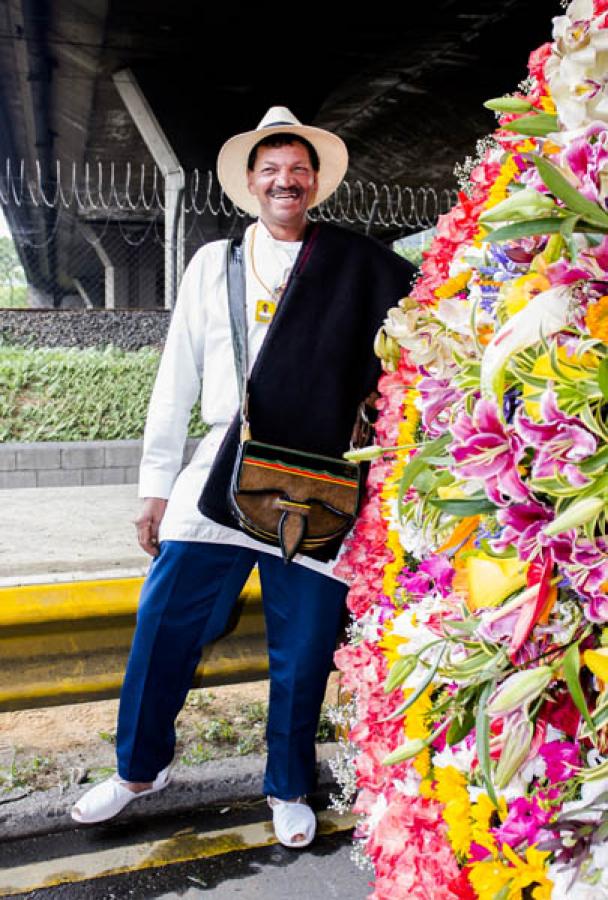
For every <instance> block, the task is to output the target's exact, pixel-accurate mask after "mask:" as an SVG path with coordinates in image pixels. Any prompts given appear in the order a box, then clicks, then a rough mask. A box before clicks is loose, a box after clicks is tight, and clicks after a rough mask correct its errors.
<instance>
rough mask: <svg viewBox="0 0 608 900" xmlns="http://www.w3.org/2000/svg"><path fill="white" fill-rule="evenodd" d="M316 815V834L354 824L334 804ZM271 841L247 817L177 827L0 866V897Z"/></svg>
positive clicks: (263, 825) (264, 828)
mask: <svg viewBox="0 0 608 900" xmlns="http://www.w3.org/2000/svg"><path fill="white" fill-rule="evenodd" d="M317 818H318V822H319V829H318V833H319V834H320V835H326V834H333V833H335V832H339V831H348V830H349V829H351V828H354V826H355V824H356V821H357V820H356V817H355V816H353V815H350V814H347V815H344V816H342V815H339V814H338V813H337V812H335V811H334V810H326V811H324V812H321V813H319V815H318V817H317ZM276 843H277V839H276V837H275V836H274V831H273V828H272V823H271V822H252V823H250V824H248V825H243V826H241V827H240V828H224V829H220V830H217V831H208V832H204V831H199V832H193V831H190V830H184V831H178V832H177V833H176V834H174V835H173V836H172V837H170V838H164V839H163V840H160V841H145V842H143V843H140V844H131V845H129V846H126V847H125V846H119V847H113V848H111V849H107V850H99V851H97V852H95V853H80V854H77V855H75V856H64V857H61V858H59V859H50V860H44V861H43V862H36V863H28V864H27V865H24V866H15V867H14V868H12V869H4V870H2V871H0V897H6V896H9V895H11V894H25V893H28V892H29V891H35V890H39V889H41V888H45V887H53V886H56V885H59V884H73V883H79V882H83V881H90V880H92V879H94V878H103V877H105V876H109V875H121V874H125V873H126V872H137V871H140V870H142V869H153V868H159V867H162V866H168V865H175V864H176V863H184V862H190V861H192V860H195V859H209V858H211V857H213V856H222V855H224V854H225V853H234V852H235V851H236V850H241V851H242V850H253V849H255V848H256V847H267V846H269V845H271V844H276Z"/></svg>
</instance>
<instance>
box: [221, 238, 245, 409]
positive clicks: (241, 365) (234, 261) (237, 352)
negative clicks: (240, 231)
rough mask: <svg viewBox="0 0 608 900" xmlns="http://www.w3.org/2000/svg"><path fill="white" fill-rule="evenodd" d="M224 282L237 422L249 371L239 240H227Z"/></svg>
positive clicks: (243, 279)
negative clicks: (236, 387) (236, 394)
mask: <svg viewBox="0 0 608 900" xmlns="http://www.w3.org/2000/svg"><path fill="white" fill-rule="evenodd" d="M226 275H227V285H228V309H229V312H230V329H231V331H232V350H233V353H234V366H235V368H236V380H237V384H238V388H239V403H240V408H241V423H242V424H246V422H247V373H248V370H249V353H248V346H247V301H246V295H245V265H244V262H243V247H242V244H241V242H240V240H232V241H229V242H228V259H227V261H226Z"/></svg>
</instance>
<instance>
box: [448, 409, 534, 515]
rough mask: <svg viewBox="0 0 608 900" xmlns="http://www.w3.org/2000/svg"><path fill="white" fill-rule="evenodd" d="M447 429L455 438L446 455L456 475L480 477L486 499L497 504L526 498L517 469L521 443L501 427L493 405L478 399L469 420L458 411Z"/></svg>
mask: <svg viewBox="0 0 608 900" xmlns="http://www.w3.org/2000/svg"><path fill="white" fill-rule="evenodd" d="M450 430H451V432H452V434H453V435H454V438H455V440H454V443H453V444H452V445H451V447H450V452H451V453H452V456H453V457H454V459H455V461H456V467H457V469H458V472H459V474H462V475H464V476H465V477H466V478H483V480H484V487H485V490H486V493H487V495H488V497H489V498H490V500H492V502H493V503H496V504H498V505H503V504H504V503H505V502H508V501H510V500H527V499H528V496H529V492H528V489H527V488H526V486H525V484H524V483H523V481H522V479H521V477H520V475H519V472H518V469H517V466H518V464H519V462H520V460H521V458H522V457H523V455H524V450H525V448H524V445H523V442H522V440H521V438H520V437H519V436H518V435H517V434H516V433H515V432H514V431H513V430H512V429H511V428H509V426H503V424H502V422H501V421H500V419H499V417H498V409H497V407H496V404H495V403H493V402H492V401H490V400H483V399H482V400H479V401H478V402H477V404H476V406H475V409H474V411H473V417H471V416H469V415H468V414H467V413H466V412H461V414H460V415H459V416H458V418H457V419H456V421H455V422H454V424H453V425H452V426H451V429H450Z"/></svg>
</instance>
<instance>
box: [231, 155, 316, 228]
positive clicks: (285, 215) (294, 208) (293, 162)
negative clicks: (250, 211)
mask: <svg viewBox="0 0 608 900" xmlns="http://www.w3.org/2000/svg"><path fill="white" fill-rule="evenodd" d="M247 184H248V186H249V190H250V191H251V193H252V194H253V195H254V196H255V197H257V200H258V202H259V204H260V211H261V216H260V217H261V219H262V221H263V222H265V223H266V224H267V225H270V226H272V225H279V226H282V227H289V228H297V227H300V226H301V225H302V224H303V223H304V221H305V220H306V210H307V209H308V207H309V206H310V205H311V203H312V202H313V200H314V196H315V194H316V192H317V173H316V172H315V171H314V169H313V167H312V164H311V161H310V156H309V154H308V150H307V149H306V147H305V146H304V145H303V144H300V143H299V142H295V143H293V144H285V145H284V146H283V147H259V148H258V151H257V155H256V159H255V165H254V167H253V170H252V171H251V170H249V171H248V172H247Z"/></svg>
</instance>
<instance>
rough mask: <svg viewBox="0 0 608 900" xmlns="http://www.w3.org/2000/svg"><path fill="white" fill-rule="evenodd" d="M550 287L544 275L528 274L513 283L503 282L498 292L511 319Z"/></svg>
mask: <svg viewBox="0 0 608 900" xmlns="http://www.w3.org/2000/svg"><path fill="white" fill-rule="evenodd" d="M550 287H551V282H550V281H549V279H548V278H547V277H546V276H545V275H540V274H538V273H536V272H529V273H528V274H527V275H521V276H520V277H519V278H515V279H514V280H513V281H507V282H505V284H504V285H503V287H502V288H501V290H500V298H501V300H502V302H503V304H504V307H505V309H506V311H507V313H508V315H509V317H511V316H514V315H515V313H518V312H519V311H520V309H523V308H524V307H525V306H527V305H528V303H529V302H530V300H531V299H532V298H533V297H535V296H536V295H537V294H540V293H541V292H542V291H546V290H547V289H548V288H550Z"/></svg>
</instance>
